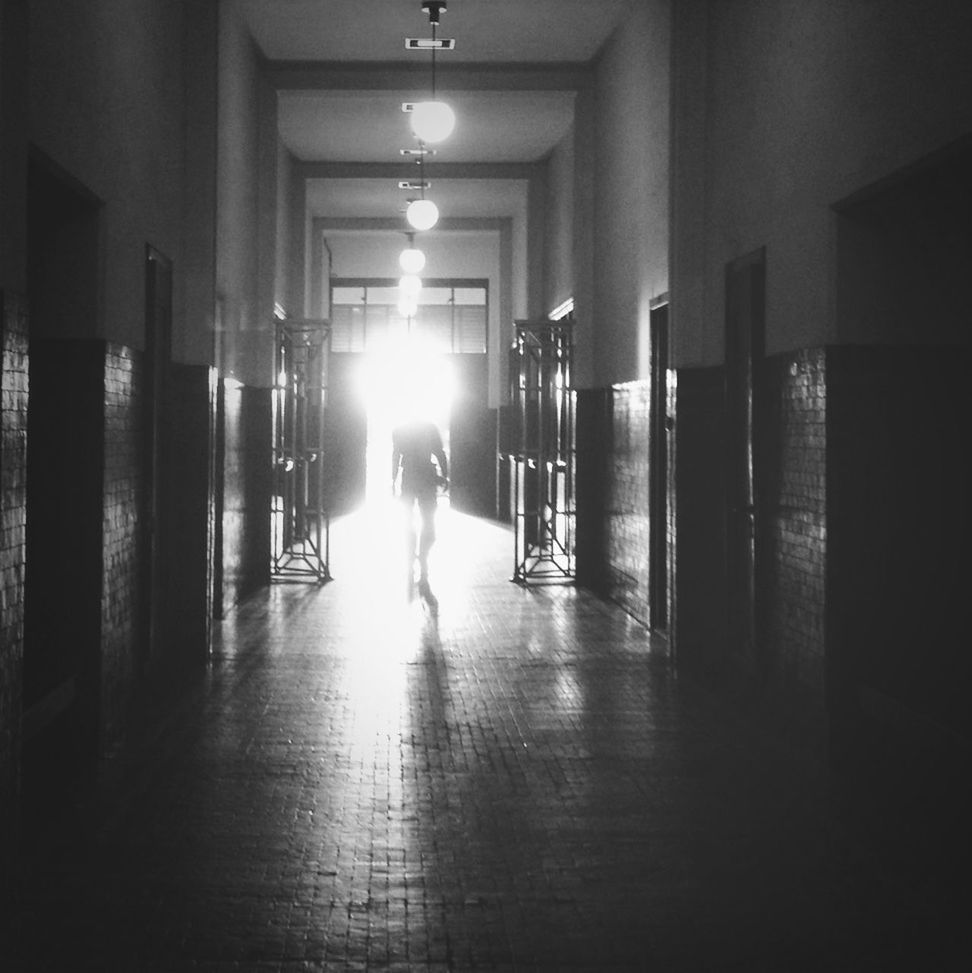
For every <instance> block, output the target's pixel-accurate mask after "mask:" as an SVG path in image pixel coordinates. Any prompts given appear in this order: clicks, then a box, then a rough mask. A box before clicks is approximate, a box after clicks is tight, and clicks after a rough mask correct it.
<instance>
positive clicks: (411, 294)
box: [398, 274, 422, 301]
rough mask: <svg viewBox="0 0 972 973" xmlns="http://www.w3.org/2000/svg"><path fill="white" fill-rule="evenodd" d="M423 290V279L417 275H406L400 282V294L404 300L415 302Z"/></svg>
mask: <svg viewBox="0 0 972 973" xmlns="http://www.w3.org/2000/svg"><path fill="white" fill-rule="evenodd" d="M421 290H422V278H421V277H418V276H416V275H415V274H405V276H404V277H402V279H401V280H399V282H398V292H399V294H401V296H402V298H404V299H406V300H411V301H414V300H415V299H416V298H417V297H418V295H419V291H421Z"/></svg>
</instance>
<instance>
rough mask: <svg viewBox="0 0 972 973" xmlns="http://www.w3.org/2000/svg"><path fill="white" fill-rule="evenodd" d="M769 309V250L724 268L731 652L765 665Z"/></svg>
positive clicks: (752, 666) (753, 666) (751, 663)
mask: <svg viewBox="0 0 972 973" xmlns="http://www.w3.org/2000/svg"><path fill="white" fill-rule="evenodd" d="M765 305H766V254H765V250H764V249H762V248H761V249H759V250H756V251H754V252H753V253H750V254H747V255H746V256H744V257H740V258H739V259H738V260H734V261H732V262H731V263H729V264H728V265H727V267H726V331H725V336H726V399H725V401H726V440H725V444H726V455H725V463H726V466H725V469H726V575H727V578H726V580H727V594H728V619H727V623H728V624H727V635H728V648H729V652H730V654H731V655H732V656H733V657H735V658H736V659H737V660H739V661H740V662H741V663H742V664H743V666H744V667H747V668H749V669H753V670H757V671H758V670H759V669H760V668H761V660H760V646H759V642H758V629H757V620H758V618H759V614H758V605H757V596H758V590H759V588H758V577H757V572H758V568H759V565H758V554H759V544H758V540H759V539H758V537H757V529H758V523H759V517H758V510H757V508H758V502H759V490H758V475H759V471H758V469H757V465H756V462H755V458H756V457H757V456H758V455H759V451H758V448H757V446H758V443H757V439H758V436H759V427H758V417H759V414H760V413H759V403H758V398H759V388H758V384H757V381H756V376H757V374H758V372H757V366H758V363H759V362H760V361H761V360H762V358H763V350H764V334H765Z"/></svg>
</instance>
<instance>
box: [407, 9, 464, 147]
mask: <svg viewBox="0 0 972 973" xmlns="http://www.w3.org/2000/svg"><path fill="white" fill-rule="evenodd" d="M445 8H446V5H445V2H444V0H426V2H424V3H423V4H422V9H423V10H425V11H426V12H427V13H428V15H429V23H430V24H431V25H432V98H431V99H430V100H429V101H420V102H416V104H415V105H413V106H412V112H411V115H410V116H409V121H410V124H411V126H412V133H413V134H414V135H415V137H416V138H417V139H418V140H419V141H420V142H424V143H430V144H432V145H434V144H435V143H436V142H442V141H444V140H445V139H447V138H448V137H449V136H450V135H451V134H452V132H453V130H454V129H455V127H456V113H455V112H454V111H453V110H452V108H451V107H450V106H449V105H447V104H446V103H445V102H444V101H439V100H438V99H437V98H436V97H435V52H436V49H437V48H438V46H439V41H438V38H437V37H436V28H437V27H438V26H439V18H440V16H441V14H442V11H443V10H445Z"/></svg>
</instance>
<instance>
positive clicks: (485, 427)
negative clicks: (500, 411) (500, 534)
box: [449, 355, 496, 517]
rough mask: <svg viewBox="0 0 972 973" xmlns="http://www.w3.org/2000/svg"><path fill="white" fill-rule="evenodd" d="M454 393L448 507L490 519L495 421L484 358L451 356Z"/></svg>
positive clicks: (493, 503) (493, 494) (493, 492)
mask: <svg viewBox="0 0 972 973" xmlns="http://www.w3.org/2000/svg"><path fill="white" fill-rule="evenodd" d="M451 364H452V367H453V369H454V372H455V387H456V393H455V396H454V398H453V401H452V411H451V413H450V426H449V463H450V476H451V481H452V485H451V489H450V494H451V499H452V505H453V506H454V507H455V508H456V509H457V510H461V511H462V512H463V513H468V514H475V515H477V516H480V517H492V516H494V514H495V510H496V469H495V439H496V430H495V418H494V415H493V413H492V412H490V410H489V404H488V398H487V383H488V380H489V372H488V362H487V358H486V355H453V356H452V358H451Z"/></svg>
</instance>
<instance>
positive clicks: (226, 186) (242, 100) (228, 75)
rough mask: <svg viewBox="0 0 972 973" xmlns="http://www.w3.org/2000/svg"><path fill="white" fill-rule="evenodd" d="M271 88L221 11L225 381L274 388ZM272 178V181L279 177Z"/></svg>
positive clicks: (220, 290)
mask: <svg viewBox="0 0 972 973" xmlns="http://www.w3.org/2000/svg"><path fill="white" fill-rule="evenodd" d="M269 95H270V87H269V85H268V84H267V82H266V81H265V79H263V78H262V77H261V75H260V68H259V54H258V51H257V48H256V45H255V44H254V42H253V40H252V38H251V37H250V35H249V33H248V31H247V29H246V26H245V24H244V22H243V19H242V16H241V14H240V9H239V5H238V4H236V3H226V4H222V5H221V7H220V36H219V117H218V147H217V170H218V174H219V178H218V194H217V209H216V255H217V256H216V298H217V305H218V314H217V328H218V330H219V332H220V333H219V344H220V352H219V357H220V361H219V363H218V364H220V366H221V368H222V370H223V372H224V374H231V373H232V375H233V377H234V378H236V379H238V380H239V381H241V382H243V383H244V384H246V385H251V386H261V387H263V386H269V385H270V384H271V383H272V372H273V299H274V298H273V281H274V278H275V276H276V265H275V258H273V259H272V258H271V255H272V252H273V246H274V240H273V238H272V236H270V235H269V234H272V233H274V232H275V230H276V215H275V213H276V210H275V206H276V189H277V185H276V176H275V174H273V170H272V168H271V169H270V170H269V173H268V166H275V165H276V161H277V155H276V143H275V142H274V143H273V145H272V151H271V146H270V144H269V134H268V133H269V132H270V131H271V127H270V123H269V118H268V114H269V109H268V99H269ZM271 177H272V178H271Z"/></svg>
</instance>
